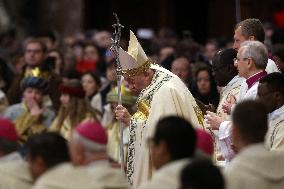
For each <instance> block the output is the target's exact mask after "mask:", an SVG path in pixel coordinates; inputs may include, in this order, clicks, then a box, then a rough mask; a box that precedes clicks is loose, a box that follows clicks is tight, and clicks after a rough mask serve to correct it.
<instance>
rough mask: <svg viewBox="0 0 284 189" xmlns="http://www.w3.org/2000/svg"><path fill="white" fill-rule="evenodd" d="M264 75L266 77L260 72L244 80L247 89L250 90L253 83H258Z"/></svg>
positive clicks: (264, 73) (264, 72) (263, 72)
mask: <svg viewBox="0 0 284 189" xmlns="http://www.w3.org/2000/svg"><path fill="white" fill-rule="evenodd" d="M266 75H267V73H266V71H261V72H258V73H256V74H254V75H252V76H250V77H249V78H248V79H247V80H246V83H247V85H248V89H249V88H251V87H252V86H253V84H254V83H255V82H257V81H259V80H260V79H261V78H262V77H264V76H266Z"/></svg>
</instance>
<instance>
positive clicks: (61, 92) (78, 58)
mask: <svg viewBox="0 0 284 189" xmlns="http://www.w3.org/2000/svg"><path fill="white" fill-rule="evenodd" d="M280 31H281V30H280ZM123 32H124V31H123ZM270 33H271V32H270ZM232 36H233V41H230V40H229V41H227V42H226V43H224V42H222V43H221V41H219V40H218V39H208V40H207V42H206V43H205V44H203V45H201V44H198V43H197V42H196V41H194V39H193V38H191V36H188V35H184V36H183V37H182V38H178V37H177V35H176V34H175V33H174V32H173V31H172V30H169V29H162V30H161V31H159V32H158V33H157V35H153V36H147V37H145V36H139V34H138V38H137V37H136V35H135V34H134V33H133V32H132V31H130V38H129V43H128V47H127V43H126V40H124V39H121V44H120V45H121V48H119V49H118V50H119V52H117V53H118V57H116V56H115V55H116V53H115V52H114V48H111V45H112V43H111V41H112V40H111V38H112V35H111V33H110V32H108V31H94V32H91V33H86V34H83V33H82V34H77V35H74V36H71V37H70V36H69V37H66V38H64V39H63V38H62V39H61V38H60V37H59V36H58V35H56V33H54V32H49V31H48V32H47V31H45V32H43V31H42V32H38V33H36V34H34V35H32V36H27V37H26V38H25V39H23V40H22V41H21V42H18V43H11V44H13V45H11V46H9V45H7V44H6V46H2V48H3V49H2V51H0V53H1V52H2V58H1V59H0V61H1V62H0V63H1V64H0V189H1V188H11V189H12V188H27V189H28V188H38V189H39V188H41V189H43V188H50V189H52V188H62V189H63V188H98V189H99V188H139V189H140V188H141V189H146V188H165V189H166V188H171V189H172V188H177V189H178V188H183V189H189V188H190V189H207V188H216V189H224V188H228V189H235V188H243V189H246V188H249V189H252V188H258V189H259V188H260V189H261V188H282V187H283V186H284V177H283V176H284V169H283V165H284V164H283V163H282V161H281V159H284V151H283V150H284V113H283V111H284V110H283V105H284V74H283V73H284V69H283V68H284V41H283V42H282V41H281V39H282V38H281V32H275V35H274V36H273V35H272V36H271V35H268V34H267V33H266V31H265V27H264V26H263V24H262V23H261V21H260V20H258V19H254V18H250V19H246V20H243V21H241V22H239V23H237V24H236V26H235V28H234V34H232ZM15 44H19V45H15ZM0 45H1V44H0ZM126 49H127V50H126ZM116 58H117V59H118V60H119V61H120V64H121V68H122V76H123V79H122V81H121V86H117V71H116V67H117V62H116V60H117V59H116ZM118 87H120V90H119V88H118ZM118 91H121V102H120V100H119V95H118ZM122 153H123V154H122Z"/></svg>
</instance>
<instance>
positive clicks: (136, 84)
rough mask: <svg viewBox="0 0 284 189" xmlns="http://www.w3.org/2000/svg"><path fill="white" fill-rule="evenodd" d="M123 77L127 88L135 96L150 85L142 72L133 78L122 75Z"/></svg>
mask: <svg viewBox="0 0 284 189" xmlns="http://www.w3.org/2000/svg"><path fill="white" fill-rule="evenodd" d="M123 77H124V80H125V82H126V84H127V86H128V87H129V89H130V90H131V92H133V93H134V94H135V95H139V93H140V92H141V91H142V90H143V89H145V88H146V87H147V86H148V85H149V84H150V81H149V77H148V76H147V74H145V73H142V72H139V73H137V74H136V75H134V76H128V75H126V74H124V76H123Z"/></svg>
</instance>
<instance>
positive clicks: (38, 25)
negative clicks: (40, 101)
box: [0, 0, 84, 35]
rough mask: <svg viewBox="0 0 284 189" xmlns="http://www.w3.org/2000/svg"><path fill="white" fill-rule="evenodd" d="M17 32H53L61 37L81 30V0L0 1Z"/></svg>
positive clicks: (82, 4) (82, 3) (82, 5)
mask: <svg viewBox="0 0 284 189" xmlns="http://www.w3.org/2000/svg"><path fill="white" fill-rule="evenodd" d="M1 1H3V5H4V6H3V7H4V8H5V10H6V12H7V14H8V16H9V19H10V21H11V26H13V27H14V28H17V30H18V32H19V31H21V32H23V33H30V32H34V31H38V30H46V29H49V30H55V31H57V32H59V33H60V34H62V35H69V34H73V33H76V32H78V31H80V30H81V29H82V20H83V14H82V13H83V8H84V1H82V0H48V1H47V0H1ZM0 5H1V4H0Z"/></svg>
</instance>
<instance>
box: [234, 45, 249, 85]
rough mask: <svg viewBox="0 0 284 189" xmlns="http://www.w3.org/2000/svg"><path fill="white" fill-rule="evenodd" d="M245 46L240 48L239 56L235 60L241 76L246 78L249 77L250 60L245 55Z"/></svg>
mask: <svg viewBox="0 0 284 189" xmlns="http://www.w3.org/2000/svg"><path fill="white" fill-rule="evenodd" d="M242 52H243V48H240V49H239V51H238V54H237V58H236V61H235V63H234V64H235V67H236V68H237V70H238V72H239V76H241V77H244V78H246V79H247V78H248V77H249V75H248V74H249V73H248V72H249V68H248V61H249V59H248V58H246V57H243V55H242V54H243V53H242Z"/></svg>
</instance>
